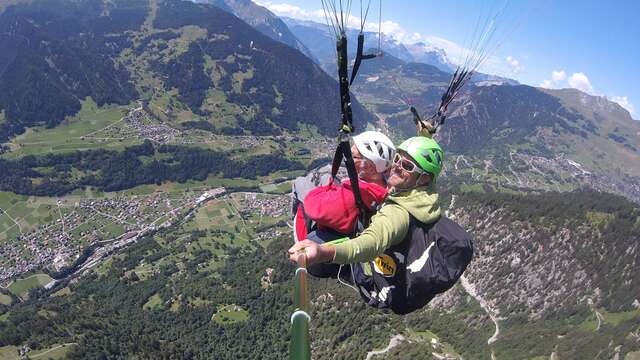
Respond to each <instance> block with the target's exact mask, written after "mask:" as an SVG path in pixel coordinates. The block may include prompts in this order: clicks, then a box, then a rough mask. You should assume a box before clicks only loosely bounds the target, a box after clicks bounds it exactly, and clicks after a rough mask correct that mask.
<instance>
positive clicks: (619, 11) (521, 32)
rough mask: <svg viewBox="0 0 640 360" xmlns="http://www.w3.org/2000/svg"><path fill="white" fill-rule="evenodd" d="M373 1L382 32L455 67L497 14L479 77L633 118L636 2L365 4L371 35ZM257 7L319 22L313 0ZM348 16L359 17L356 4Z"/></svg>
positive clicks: (404, 0) (410, 0) (409, 0)
mask: <svg viewBox="0 0 640 360" xmlns="http://www.w3.org/2000/svg"><path fill="white" fill-rule="evenodd" d="M378 1H382V22H381V25H382V26H381V27H382V32H383V33H385V34H386V35H389V36H393V37H395V38H396V39H397V40H398V41H400V42H403V43H407V44H411V43H415V42H417V41H423V42H426V43H431V44H433V45H435V46H438V47H441V48H443V49H444V50H445V51H446V52H447V54H448V56H449V57H450V58H451V59H452V60H453V62H454V63H456V62H457V61H456V60H459V59H461V58H464V55H465V54H466V52H465V49H469V48H474V46H472V40H471V39H479V36H478V35H477V34H478V33H477V32H474V30H475V29H476V28H477V27H478V26H477V25H476V24H477V23H478V22H479V20H480V22H481V23H482V24H484V22H483V21H484V19H488V18H492V17H493V15H497V16H496V17H495V19H496V20H495V21H494V22H493V24H494V25H495V26H494V27H495V32H494V33H493V34H494V35H493V37H492V38H491V39H490V40H489V41H488V42H487V46H486V48H487V49H489V54H490V56H489V58H488V59H487V61H486V62H484V63H483V65H482V66H481V68H480V69H479V70H480V71H481V72H485V73H490V74H496V75H500V76H506V77H509V78H512V79H516V80H518V81H520V82H521V83H523V84H527V85H532V86H541V87H546V88H568V87H572V88H577V89H579V90H582V91H584V92H587V93H589V94H592V95H597V96H606V97H607V98H609V99H610V100H613V101H615V102H617V103H619V104H620V105H621V106H623V107H624V108H626V109H627V110H629V112H630V113H631V115H632V116H633V117H634V118H635V119H640V71H639V70H638V68H637V67H638V64H640V1H635V0H626V1H622V0H619V1H615V0H614V1H603V0H599V1H594V0H580V1H578V0H562V1H560V0H556V1H553V0H535V1H534V0H512V1H508V0H473V1H472V0H452V1H441V0H440V1H434V0H393V1H391V0H372V1H371V10H370V11H371V13H370V15H369V17H368V19H367V26H368V27H369V30H375V31H377V28H378V23H379V21H378V19H379V17H378V13H379V11H378V8H379V2H378ZM256 2H257V3H259V4H260V5H263V6H266V7H267V8H269V9H270V10H271V11H273V12H274V13H275V14H276V15H279V16H289V17H293V18H299V19H306V20H315V21H318V22H324V18H323V15H322V14H323V13H322V4H321V1H320V0H281V1H279V0H272V1H265V0H258V1H256ZM335 2H336V3H338V2H339V0H335ZM345 2H346V0H345ZM367 2H368V0H363V3H364V4H365V6H366V3H367ZM351 13H352V15H353V16H354V17H359V16H360V2H359V1H357V0H353V5H352V10H351ZM352 22H353V23H354V24H356V23H358V20H357V19H356V18H354V19H352ZM480 28H481V29H482V28H489V26H486V27H483V26H480ZM474 34H476V35H474ZM383 50H384V49H383Z"/></svg>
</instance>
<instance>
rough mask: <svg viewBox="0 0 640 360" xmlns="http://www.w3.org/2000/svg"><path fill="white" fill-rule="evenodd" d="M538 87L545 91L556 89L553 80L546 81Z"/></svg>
mask: <svg viewBox="0 0 640 360" xmlns="http://www.w3.org/2000/svg"><path fill="white" fill-rule="evenodd" d="M538 86H540V87H541V88H545V89H553V88H554V87H555V86H554V84H553V80H545V81H543V82H542V83H541V84H540V85H538Z"/></svg>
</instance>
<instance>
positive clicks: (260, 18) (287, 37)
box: [195, 0, 314, 59]
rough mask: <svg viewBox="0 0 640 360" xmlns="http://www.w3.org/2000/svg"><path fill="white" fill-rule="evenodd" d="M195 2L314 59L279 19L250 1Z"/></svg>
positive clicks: (207, 0)
mask: <svg viewBox="0 0 640 360" xmlns="http://www.w3.org/2000/svg"><path fill="white" fill-rule="evenodd" d="M195 2H197V3H204V4H207V3H208V4H212V5H214V6H217V7H219V8H221V9H223V10H225V11H227V12H230V13H232V14H234V15H235V16H237V17H239V18H240V19H242V20H243V21H244V22H246V23H247V24H249V25H251V26H253V27H254V28H255V29H256V30H258V31H260V32H261V33H263V34H265V35H267V36H268V37H270V38H272V39H273V40H276V41H280V42H282V43H284V44H287V45H289V46H290V47H292V48H294V49H297V50H299V51H300V52H301V53H303V54H305V55H306V56H307V57H309V58H311V59H313V58H314V57H313V54H312V53H311V52H310V51H309V49H307V48H306V46H305V45H304V44H303V43H302V42H301V41H300V40H298V39H297V38H296V37H295V36H294V35H293V34H292V33H291V31H290V30H289V28H288V27H287V25H286V24H285V23H284V22H283V21H282V20H281V19H280V18H279V17H277V16H276V15H274V14H273V13H272V12H271V11H269V10H268V9H267V8H265V7H263V6H260V5H258V4H256V3H255V2H253V1H251V0H197V1H195Z"/></svg>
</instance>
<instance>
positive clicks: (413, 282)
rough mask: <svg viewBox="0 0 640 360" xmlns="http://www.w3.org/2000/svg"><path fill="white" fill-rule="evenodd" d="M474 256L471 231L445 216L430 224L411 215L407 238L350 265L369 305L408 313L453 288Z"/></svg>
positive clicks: (362, 294) (399, 312)
mask: <svg viewBox="0 0 640 360" xmlns="http://www.w3.org/2000/svg"><path fill="white" fill-rule="evenodd" d="M472 257H473V242H472V239H471V235H470V234H469V233H467V232H466V231H465V230H464V229H463V228H462V227H461V226H460V225H458V224H457V223H456V222H454V221H452V220H451V219H448V218H446V217H444V216H441V217H440V219H439V220H438V221H436V222H435V223H431V224H422V223H420V222H419V221H418V220H417V219H415V218H414V217H413V216H412V217H411V222H410V227H409V232H408V234H407V237H406V238H405V240H404V241H402V242H401V243H400V244H397V245H394V246H392V247H390V248H389V249H387V250H386V251H385V252H384V254H383V255H381V256H378V257H377V258H376V259H374V261H372V262H370V263H368V264H369V266H368V267H369V268H370V271H369V272H370V274H367V272H366V271H365V270H364V268H365V267H366V265H365V264H358V265H354V266H352V271H353V279H354V282H355V283H356V285H357V286H358V288H359V290H360V295H361V296H362V297H363V299H364V300H365V301H366V302H367V303H368V304H369V305H371V306H374V307H377V308H389V309H391V310H392V311H393V312H394V313H396V314H408V313H410V312H413V311H415V310H417V309H420V308H422V307H424V306H425V305H427V304H428V303H429V302H430V301H431V300H432V299H433V298H434V297H435V296H436V295H437V294H440V293H443V292H445V291H447V290H448V289H450V288H451V287H453V285H454V284H455V283H456V282H457V281H458V279H459V278H460V276H462V273H463V272H464V270H465V269H466V268H467V265H469V263H470V262H471V259H472Z"/></svg>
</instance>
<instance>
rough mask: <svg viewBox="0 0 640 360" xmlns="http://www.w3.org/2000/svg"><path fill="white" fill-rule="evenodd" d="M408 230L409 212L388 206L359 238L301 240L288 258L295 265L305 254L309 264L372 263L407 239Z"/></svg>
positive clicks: (394, 206) (292, 248)
mask: <svg viewBox="0 0 640 360" xmlns="http://www.w3.org/2000/svg"><path fill="white" fill-rule="evenodd" d="M407 231H409V213H408V212H407V211H406V210H404V209H403V208H402V207H400V206H398V205H395V204H391V205H386V206H385V207H383V208H382V209H381V210H380V211H379V212H378V213H377V214H376V215H375V216H374V217H373V218H372V219H371V224H370V225H369V227H368V228H367V229H366V230H365V231H364V232H363V233H362V234H361V235H360V236H358V237H356V238H353V239H349V238H343V239H338V240H334V241H331V242H329V243H326V244H322V245H318V243H316V242H314V241H311V240H303V241H299V242H297V243H296V244H295V245H294V246H292V247H291V248H290V249H289V259H290V260H291V261H292V262H294V263H295V262H296V259H297V257H298V255H297V254H298V252H300V251H304V252H305V253H306V255H307V265H311V264H315V263H323V262H333V263H337V264H349V263H357V262H365V261H371V260H373V259H374V258H375V257H376V256H378V255H380V254H382V253H383V252H384V251H385V250H386V249H388V248H389V247H390V246H392V245H395V244H398V243H400V242H401V241H402V240H404V238H405V236H406V235H407Z"/></svg>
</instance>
